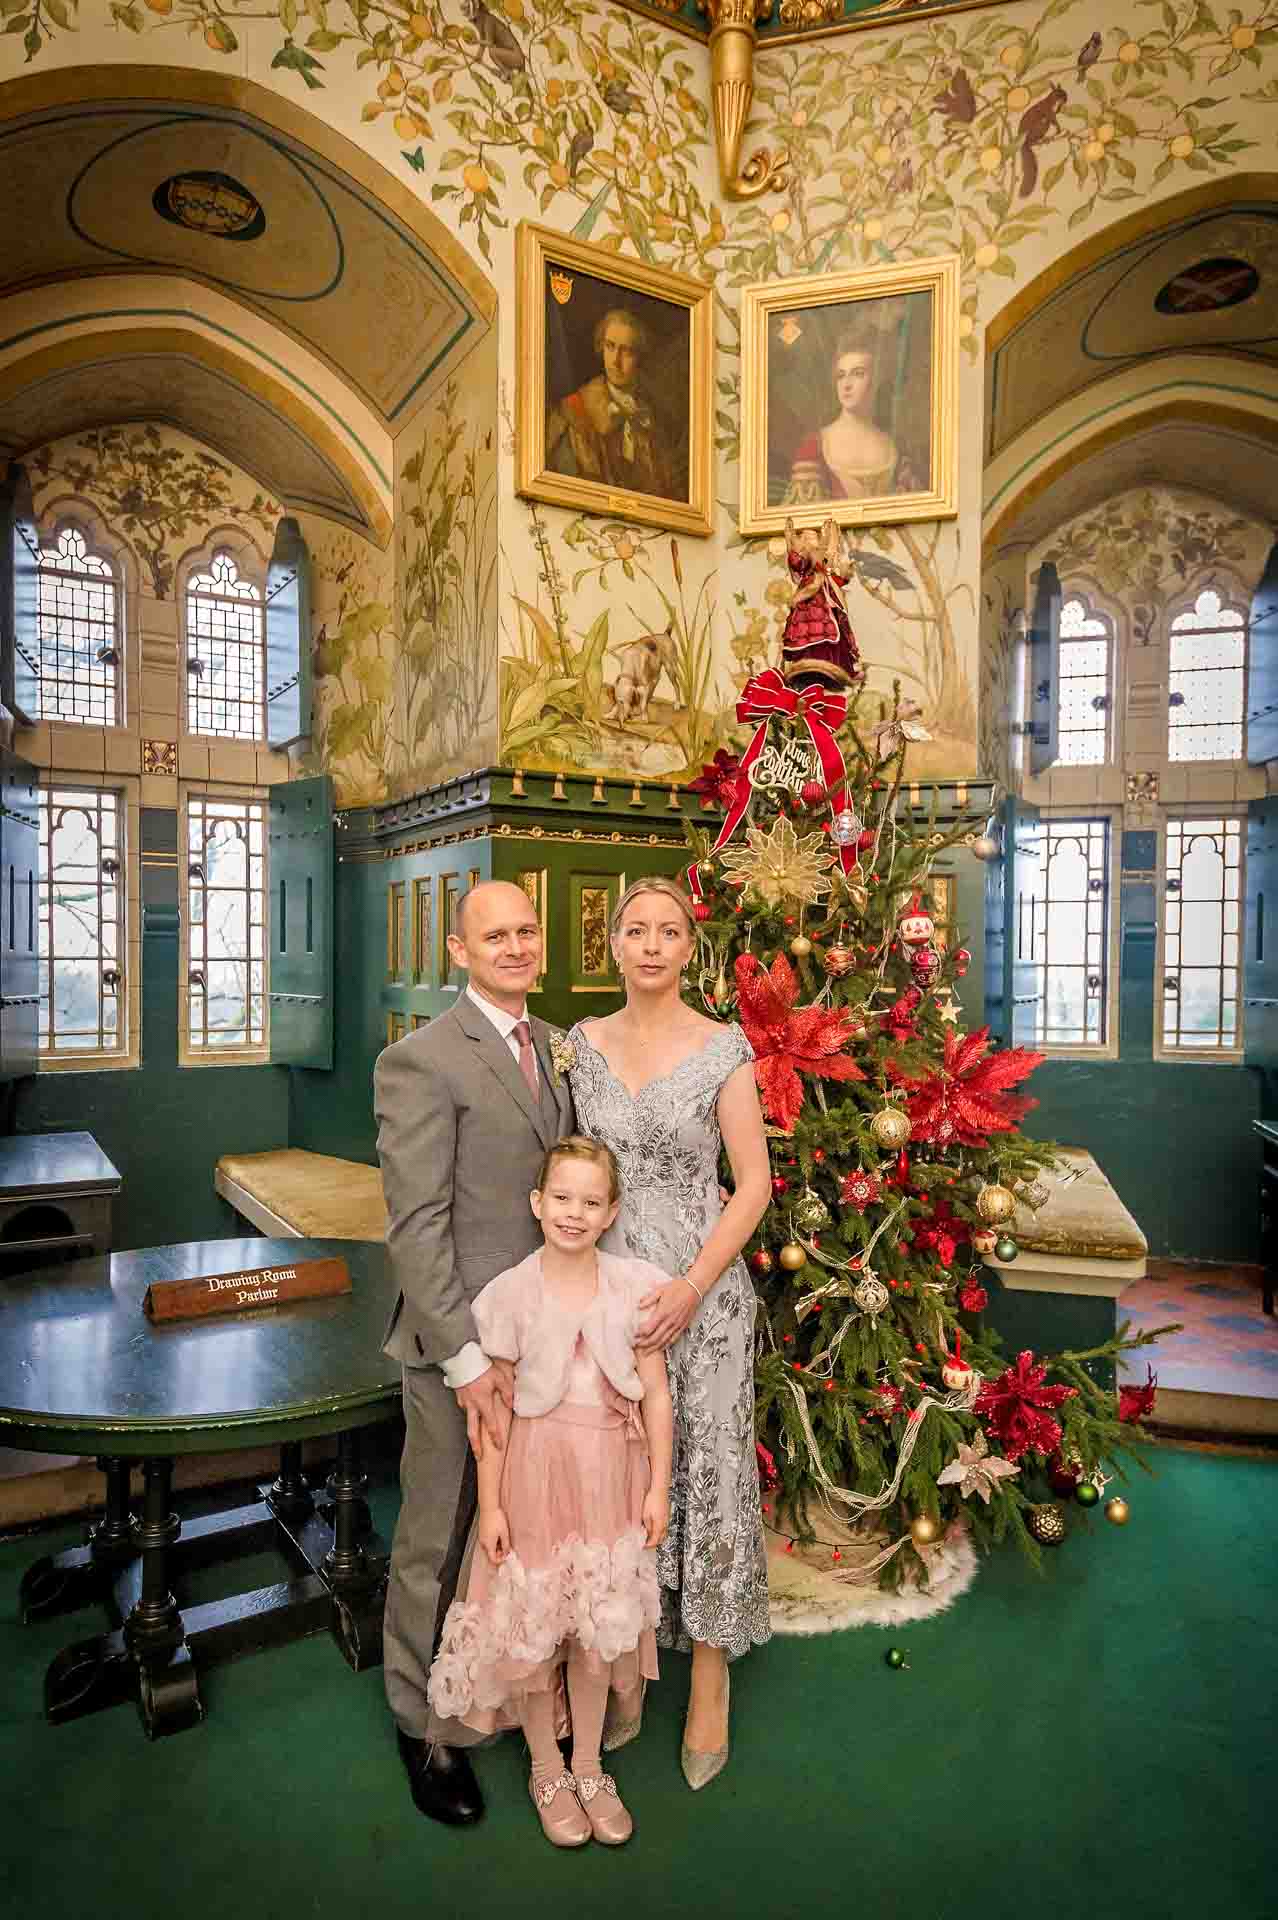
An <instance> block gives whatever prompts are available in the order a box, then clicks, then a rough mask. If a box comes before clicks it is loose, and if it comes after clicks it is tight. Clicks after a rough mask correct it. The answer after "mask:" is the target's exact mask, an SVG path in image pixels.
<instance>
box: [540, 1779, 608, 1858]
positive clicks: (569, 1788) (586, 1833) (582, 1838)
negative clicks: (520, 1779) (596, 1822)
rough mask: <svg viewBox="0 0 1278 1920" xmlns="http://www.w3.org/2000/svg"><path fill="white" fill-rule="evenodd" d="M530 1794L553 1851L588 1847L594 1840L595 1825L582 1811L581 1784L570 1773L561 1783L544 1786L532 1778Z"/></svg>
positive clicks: (543, 1783)
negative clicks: (558, 1848) (592, 1838)
mask: <svg viewBox="0 0 1278 1920" xmlns="http://www.w3.org/2000/svg"><path fill="white" fill-rule="evenodd" d="M528 1791H529V1793H530V1794H531V1795H532V1803H533V1805H534V1807H536V1809H537V1818H538V1819H539V1820H540V1821H541V1830H542V1832H543V1833H544V1834H545V1836H546V1838H547V1840H549V1842H550V1844H551V1846H552V1847H584V1846H585V1844H586V1842H587V1841H588V1840H589V1838H590V1832H591V1826H592V1824H593V1823H592V1822H591V1821H589V1820H588V1819H587V1818H586V1816H585V1814H584V1813H583V1812H582V1810H581V1802H580V1801H579V1800H578V1798H577V1782H576V1781H575V1780H574V1779H573V1777H572V1775H571V1774H570V1773H569V1772H567V1771H566V1770H565V1771H564V1772H563V1773H561V1774H560V1776H559V1778H558V1779H557V1780H543V1781H542V1782H541V1783H540V1785H538V1782H537V1780H536V1778H535V1776H530V1777H529V1781H528Z"/></svg>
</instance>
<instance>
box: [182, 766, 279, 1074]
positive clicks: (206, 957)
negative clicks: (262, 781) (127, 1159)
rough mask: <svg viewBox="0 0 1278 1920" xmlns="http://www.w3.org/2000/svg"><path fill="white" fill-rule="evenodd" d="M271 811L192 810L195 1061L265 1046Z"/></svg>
mask: <svg viewBox="0 0 1278 1920" xmlns="http://www.w3.org/2000/svg"><path fill="white" fill-rule="evenodd" d="M266 884H267V882H266V807H265V803H264V802H263V801H261V800H232V799H223V798H221V797H219V796H215V795H213V794H191V795H189V796H188V798H187V803H186V876H185V888H184V891H185V894H186V909H187V912H186V926H187V936H186V938H187V955H186V958H187V979H186V1042H187V1049H188V1051H189V1052H190V1053H194V1054H201V1053H202V1054H215V1053H222V1052H227V1051H231V1050H235V1049H242V1048H246V1047H263V1046H265V1045H266Z"/></svg>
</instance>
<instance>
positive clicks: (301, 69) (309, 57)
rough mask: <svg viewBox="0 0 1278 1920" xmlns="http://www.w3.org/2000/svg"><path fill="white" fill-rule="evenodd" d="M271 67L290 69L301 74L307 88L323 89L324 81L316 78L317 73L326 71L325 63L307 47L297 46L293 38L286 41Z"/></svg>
mask: <svg viewBox="0 0 1278 1920" xmlns="http://www.w3.org/2000/svg"><path fill="white" fill-rule="evenodd" d="M271 65H272V66H273V67H289V68H291V69H292V71H293V72H294V73H300V74H301V76H302V78H303V80H305V82H306V84H307V86H308V87H310V88H312V89H314V88H316V87H322V86H323V84H324V82H323V81H322V80H317V79H316V78H315V75H316V74H317V73H323V71H324V63H323V61H321V60H317V59H316V58H315V55H314V54H313V53H308V52H307V51H306V48H305V47H299V46H295V45H294V43H293V41H292V39H291V38H290V39H286V40H285V42H284V45H283V46H282V47H281V48H280V49H279V51H278V52H277V53H276V55H275V58H274V59H273V60H272V61H271Z"/></svg>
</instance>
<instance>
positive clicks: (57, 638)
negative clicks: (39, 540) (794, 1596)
mask: <svg viewBox="0 0 1278 1920" xmlns="http://www.w3.org/2000/svg"><path fill="white" fill-rule="evenodd" d="M19 532H20V534H22V537H24V538H27V540H28V545H29V544H30V541H29V536H27V535H26V534H25V532H24V531H23V529H21V528H20V529H19ZM35 558H36V563H37V573H38V580H39V602H38V619H37V623H36V632H35V635H34V652H33V651H32V650H31V639H32V636H31V635H30V632H29V630H28V634H27V636H26V637H25V638H24V636H23V635H22V634H19V635H18V636H17V642H16V644H17V646H18V648H19V649H20V651H21V653H22V656H23V658H24V660H25V661H26V664H27V667H28V668H29V669H30V672H31V675H32V678H33V680H34V682H35V686H36V688H37V700H36V706H37V712H36V714H34V715H32V718H36V719H41V720H71V721H75V722H78V723H80V724H81V725H88V726H96V727H115V726H118V725H119V724H120V720H121V713H120V658H121V646H120V583H119V581H118V580H117V579H116V576H115V573H114V571H113V569H112V567H111V564H110V562H109V561H108V560H104V559H103V558H102V556H101V555H100V554H95V553H90V552H89V549H88V546H87V544H86V542H85V538H84V535H83V534H82V533H81V531H80V529H79V528H78V527H76V526H73V525H69V524H68V525H67V526H64V527H60V528H59V529H58V531H57V533H56V534H55V536H54V538H53V541H52V543H51V544H50V545H48V546H41V548H40V550H39V553H38V555H36V556H35Z"/></svg>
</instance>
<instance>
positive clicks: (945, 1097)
mask: <svg viewBox="0 0 1278 1920" xmlns="http://www.w3.org/2000/svg"><path fill="white" fill-rule="evenodd" d="M989 1046H990V1030H989V1028H988V1027H981V1028H980V1030H979V1031H978V1032H976V1033H959V1032H958V1030H957V1029H956V1028H954V1027H947V1028H946V1030H945V1057H944V1059H943V1060H942V1062H941V1067H940V1071H939V1072H937V1073H926V1074H914V1073H902V1071H901V1069H900V1068H899V1067H898V1066H897V1065H896V1064H895V1063H894V1062H892V1061H889V1062H888V1071H889V1072H890V1073H891V1075H892V1078H893V1079H894V1080H895V1081H896V1083H897V1085H898V1086H899V1087H909V1088H912V1089H913V1098H912V1099H911V1100H909V1101H907V1102H906V1107H905V1111H906V1113H907V1114H908V1115H909V1117H910V1121H911V1123H912V1126H913V1129H914V1138H915V1139H916V1140H935V1141H937V1142H938V1143H939V1144H940V1145H941V1146H965V1147H983V1146H986V1145H987V1144H988V1141H989V1136H990V1134H992V1133H1010V1132H1012V1130H1013V1129H1014V1128H1015V1126H1016V1124H1017V1122H1018V1121H1019V1120H1020V1119H1022V1118H1023V1117H1024V1115H1025V1114H1027V1113H1028V1112H1029V1110H1030V1108H1031V1107H1036V1106H1037V1105H1038V1101H1037V1100H1031V1099H1029V1098H1028V1097H1027V1096H1026V1095H1024V1094H1012V1093H1006V1092H1004V1088H1006V1087H1014V1086H1015V1085H1016V1084H1017V1082H1018V1081H1020V1080H1024V1079H1025V1078H1026V1076H1027V1075H1028V1074H1031V1073H1033V1071H1034V1069H1035V1067H1039V1066H1041V1065H1042V1064H1043V1061H1044V1059H1045V1058H1046V1055H1044V1054H1041V1053H1032V1052H1031V1051H1030V1049H1029V1048H1028V1047H1007V1048H1005V1049H1003V1050H1001V1051H1000V1052H997V1053H990V1051H989Z"/></svg>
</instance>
